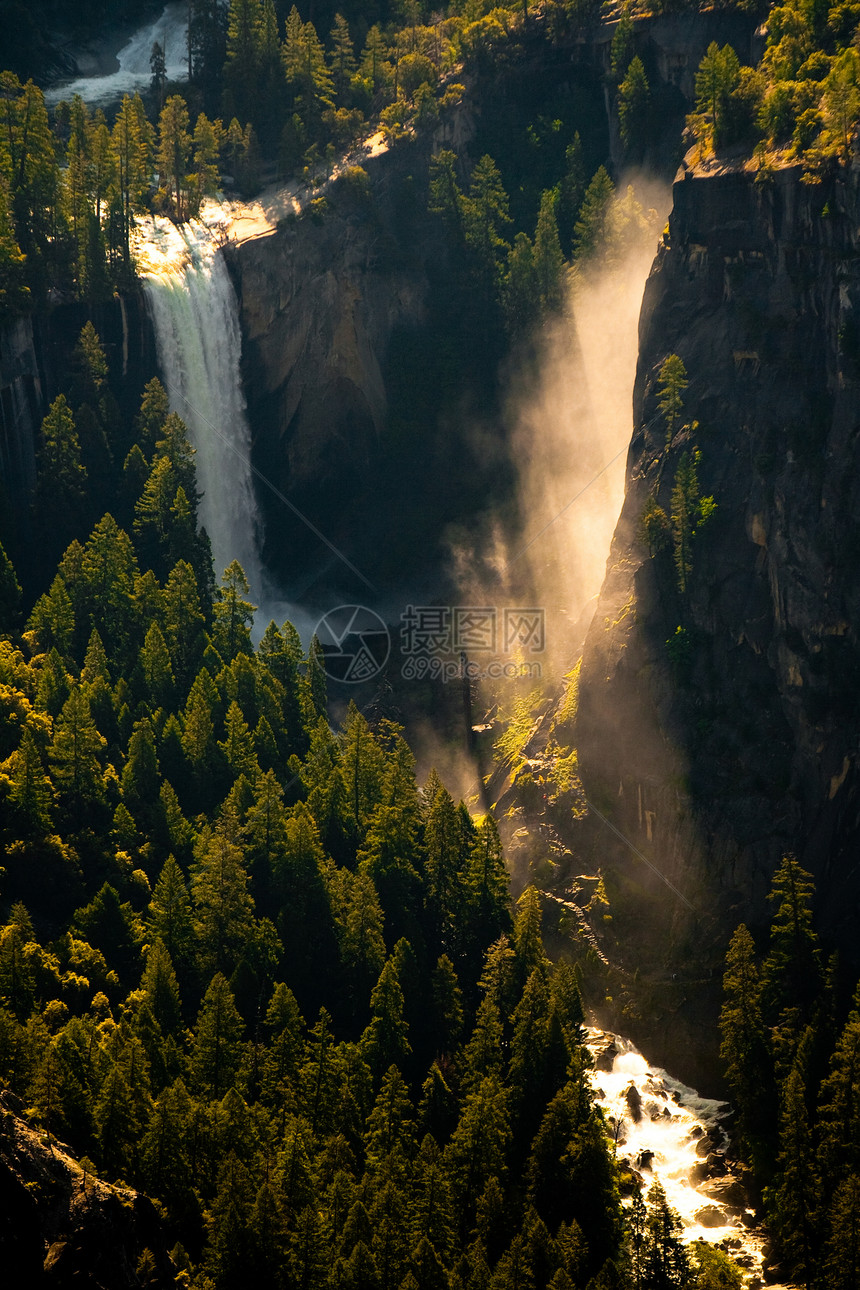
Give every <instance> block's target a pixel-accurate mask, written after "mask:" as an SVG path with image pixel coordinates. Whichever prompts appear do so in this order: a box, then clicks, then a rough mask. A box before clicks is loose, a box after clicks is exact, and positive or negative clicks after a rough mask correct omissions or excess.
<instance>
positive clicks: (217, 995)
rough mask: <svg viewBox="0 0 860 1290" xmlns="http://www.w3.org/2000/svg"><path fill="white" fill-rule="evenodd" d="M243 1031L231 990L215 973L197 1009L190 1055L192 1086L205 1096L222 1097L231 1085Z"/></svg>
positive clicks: (236, 1068) (220, 975)
mask: <svg viewBox="0 0 860 1290" xmlns="http://www.w3.org/2000/svg"><path fill="white" fill-rule="evenodd" d="M242 1030H243V1026H242V1018H241V1017H240V1016H239V1012H238V1010H237V1008H236V1004H235V1001H234V999H233V994H232V992H231V990H230V987H229V985H228V984H227V981H226V979H225V977H224V976H222V974H221V973H220V972H216V974H215V976H213V978H212V980H211V981H210V983H209V988H208V990H207V991H206V994H205V995H204V997H203V1002H202V1003H201V1005H200V1012H199V1013H198V1015H197V1024H196V1026H195V1027H194V1044H193V1047H192V1051H191V1074H192V1078H193V1080H194V1085H195V1087H196V1088H197V1089H198V1090H199V1091H200V1092H201V1093H203V1094H204V1095H205V1096H207V1097H209V1098H220V1097H223V1096H224V1094H225V1093H226V1091H227V1089H228V1088H230V1087H231V1085H232V1084H233V1081H234V1079H235V1077H236V1074H237V1071H238V1069H239V1062H240V1060H241V1049H240V1040H241V1037H242Z"/></svg>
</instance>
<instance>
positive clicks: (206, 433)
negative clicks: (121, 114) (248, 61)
mask: <svg viewBox="0 0 860 1290" xmlns="http://www.w3.org/2000/svg"><path fill="white" fill-rule="evenodd" d="M217 210H218V208H215V211H214V212H210V213H209V215H208V217H207V219H206V220H205V222H204V220H192V221H191V222H190V223H188V224H183V225H181V226H180V227H177V226H176V225H175V224H172V223H171V222H170V220H167V219H154V220H145V221H141V223H140V225H139V226H138V233H137V245H136V248H135V252H136V256H137V261H138V266H139V269H140V272H141V274H142V275H143V278H144V281H145V284H146V297H147V302H148V305H149V310H150V314H151V317H152V321H153V325H154V328H155V339H156V347H157V351H158V361H159V366H160V368H161V373H162V380H163V382H164V385H165V388H166V390H167V394H168V397H169V399H170V406H171V410H172V411H174V412H178V413H179V415H180V416H181V417H182V419H183V421H184V422H185V423H186V425H187V426H188V429H189V433H190V438H191V442H192V443H193V445H194V447H195V448H196V450H197V456H196V465H197V483H198V487H199V488H200V490H201V492H202V493H203V498H202V501H201V503H200V520H201V523H202V524H203V526H204V527H205V529H206V531H207V533H208V534H209V538H210V541H211V543H212V554H213V558H214V561H215V571H216V574H220V573H221V571H222V570H223V569H225V568H226V567H227V565H228V564H229V563H230V562H231V561H232V560H238V561H239V563H240V564H241V565H242V567H243V569H244V570H245V574H246V576H247V578H248V581H249V583H250V584H251V589H252V595H253V596H255V597H257V598H258V599H257V603H259V597H260V595H261V592H262V576H261V570H260V561H259V554H258V552H259V517H258V512H257V504H256V501H255V498H254V489H253V484H252V469H251V432H250V429H249V426H248V420H247V417H246V415H245V398H244V395H243V393H242V378H241V371H240V363H241V354H242V335H241V331H240V328H239V312H238V307H237V302H236V294H235V292H234V290H233V284H232V282H231V281H230V276H229V274H228V272H227V266H226V264H225V262H224V257H223V255H222V254H221V252H220V249H219V234H220V231H221V224H220V223H219V216H218V214H217V213H216V212H217Z"/></svg>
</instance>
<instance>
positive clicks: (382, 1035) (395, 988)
mask: <svg viewBox="0 0 860 1290" xmlns="http://www.w3.org/2000/svg"><path fill="white" fill-rule="evenodd" d="M370 1013H371V1018H370V1024H369V1025H368V1026H367V1029H366V1030H365V1031H364V1034H363V1035H362V1037H361V1054H362V1057H363V1058H364V1060H365V1061H366V1062H367V1064H368V1066H369V1067H370V1069H371V1071H372V1072H373V1074H374V1078H375V1079H377V1080H379V1079H381V1077H382V1072H383V1071H385V1070H387V1069H388V1067H389V1066H390V1065H391V1064H392V1063H394V1064H395V1065H396V1064H397V1063H399V1062H401V1061H402V1060H403V1058H404V1057H407V1056H408V1055H409V1053H410V1052H411V1047H410V1044H409V1040H408V1038H407V1032H408V1029H409V1028H408V1026H407V1023H406V1021H405V1019H404V1016H403V990H402V988H401V985H400V980H399V978H398V974H397V968H396V966H395V964H394V961H393V959H391V958H389V959H388V960H387V962H386V963H385V966H384V967H383V969H382V971H381V972H380V974H379V980H378V981H377V983H376V985H375V986H374V987H373V993H372V994H371V996H370Z"/></svg>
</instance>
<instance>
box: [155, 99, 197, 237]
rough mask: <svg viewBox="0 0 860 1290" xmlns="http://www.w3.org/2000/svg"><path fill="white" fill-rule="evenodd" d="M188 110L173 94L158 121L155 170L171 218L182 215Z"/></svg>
mask: <svg viewBox="0 0 860 1290" xmlns="http://www.w3.org/2000/svg"><path fill="white" fill-rule="evenodd" d="M188 125H189V122H188V108H187V107H186V105H185V100H184V99H183V98H182V97H181V95H179V94H173V95H171V97H170V98H169V99H168V100H167V102H166V103H165V105H164V107H163V108H162V110H161V115H160V117H159V119H158V154H157V159H158V168H159V173H160V175H161V177H162V180H163V183H164V184H165V186H166V188H167V191H168V193H169V200H170V203H171V208H172V211H173V215H174V216H175V218H176V219H177V220H180V221H181V220H182V219H184V218H185V215H186V210H187V207H186V202H185V200H184V196H183V191H184V183H185V176H186V174H187V171H188V162H189V160H190V158H191V135H190V134H189V133H188Z"/></svg>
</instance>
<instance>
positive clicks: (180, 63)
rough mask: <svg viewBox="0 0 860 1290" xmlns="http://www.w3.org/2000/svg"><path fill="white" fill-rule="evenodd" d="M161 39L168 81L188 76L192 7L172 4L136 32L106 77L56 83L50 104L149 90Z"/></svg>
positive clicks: (106, 100) (100, 99)
mask: <svg viewBox="0 0 860 1290" xmlns="http://www.w3.org/2000/svg"><path fill="white" fill-rule="evenodd" d="M156 41H157V42H158V44H159V45H161V48H162V49H163V50H164V61H165V74H166V76H167V79H168V81H181V80H185V79H187V76H188V6H187V5H185V4H169V5H167V6H166V7H165V9H164V11H163V12H162V13H161V14H160V15H159V16H158V17H157V18H156V19H154V21H151V22H148V23H147V24H146V25H145V26H144V27H141V28H140V29H139V30H138V31H136V32H135V33H134V35H133V36H132V37H131V39H130V40H129V41H127V42H126V44H125V45H123V47H122V49H121V50H120V51H119V53H118V54H117V56H116V61H117V62H118V63H119V68H118V70H117V71H115V72H109V73H107V75H105V76H98V75H96V76H79V77H78V78H77V79H76V80H74V81H65V82H63V83H61V84H59V85H52V86H51V88H50V89H49V90H47V91H46V93H45V100H46V102H47V103H48V104H54V103H59V101H60V100H61V99H72V98H74V96H75V95H76V94H79V95H80V96H81V98H82V99H83V100H84V102H85V103H110V102H112V101H113V100H115V99H121V98H122V96H123V94H134V92H135V90H143V89H145V88H146V87H147V86H148V85H149V83H150V81H151V80H152V68H151V67H150V61H149V60H150V58H151V56H152V46H153V45H154V44H155V43H156Z"/></svg>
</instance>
